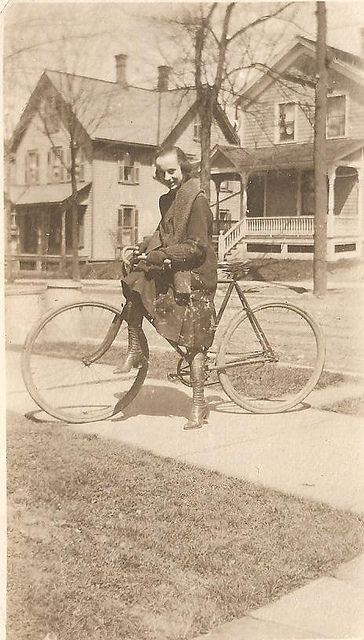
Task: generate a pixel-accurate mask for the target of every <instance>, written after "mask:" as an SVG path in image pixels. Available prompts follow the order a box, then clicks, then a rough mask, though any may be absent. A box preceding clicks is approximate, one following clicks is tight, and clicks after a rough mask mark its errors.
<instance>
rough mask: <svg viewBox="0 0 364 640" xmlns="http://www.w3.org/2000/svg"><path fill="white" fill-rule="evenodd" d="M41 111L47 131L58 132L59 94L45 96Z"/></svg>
mask: <svg viewBox="0 0 364 640" xmlns="http://www.w3.org/2000/svg"><path fill="white" fill-rule="evenodd" d="M39 112H40V116H41V118H42V120H43V123H44V128H45V130H46V132H47V133H56V132H57V131H59V115H58V101H57V96H55V95H53V96H47V97H46V98H44V99H43V100H42V102H41V105H40V111H39Z"/></svg>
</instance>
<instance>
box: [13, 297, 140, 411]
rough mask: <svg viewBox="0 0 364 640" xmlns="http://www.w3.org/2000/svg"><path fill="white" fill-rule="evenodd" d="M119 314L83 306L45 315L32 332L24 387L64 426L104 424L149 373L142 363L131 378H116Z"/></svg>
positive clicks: (123, 345)
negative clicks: (97, 422) (88, 423)
mask: <svg viewBox="0 0 364 640" xmlns="http://www.w3.org/2000/svg"><path fill="white" fill-rule="evenodd" d="M120 313H121V312H120V310H118V309H116V308H115V307H113V306H111V305H109V304H105V303H103V302H95V301H83V302H76V303H72V304H68V305H65V306H62V307H60V308H58V309H55V310H52V311H50V312H48V313H46V314H45V315H44V316H43V317H42V318H41V319H40V321H38V322H37V323H36V325H35V326H34V327H33V328H32V329H31V331H30V333H29V334H28V336H27V339H26V342H25V345H24V349H23V353H22V362H21V365H22V375H23V380H24V383H25V386H26V388H27V390H28V392H29V394H30V395H31V397H32V398H33V400H34V401H35V402H36V404H37V405H38V406H39V407H40V408H41V409H43V410H44V411H45V412H46V413H48V414H49V415H51V416H53V417H54V418H57V419H58V420H61V421H63V422H67V423H85V422H96V421H98V420H104V419H106V418H110V417H111V416H113V415H116V414H117V413H119V412H120V411H122V410H123V409H124V408H125V407H126V406H127V405H128V404H129V403H130V402H131V401H132V400H133V399H134V398H135V396H136V395H137V393H138V391H139V390H140V388H141V386H142V384H143V382H144V380H145V377H146V375H147V371H148V355H149V354H148V344H147V341H146V338H145V336H144V334H143V335H142V347H143V351H144V358H143V363H142V366H141V367H140V368H139V369H132V371H131V372H130V374H115V373H114V369H115V366H117V365H118V364H120V362H121V361H122V360H123V358H124V357H125V354H126V351H127V346H128V340H127V324H126V322H124V321H123V320H122V318H121V317H120Z"/></svg>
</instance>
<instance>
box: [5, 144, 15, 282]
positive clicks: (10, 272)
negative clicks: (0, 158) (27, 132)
mask: <svg viewBox="0 0 364 640" xmlns="http://www.w3.org/2000/svg"><path fill="white" fill-rule="evenodd" d="M8 155H9V154H8V153H7V151H6V150H5V185H4V186H5V198H4V214H5V229H4V233H5V257H6V272H5V280H6V282H13V280H14V269H13V261H12V247H11V200H10V181H11V164H10V158H9V157H8Z"/></svg>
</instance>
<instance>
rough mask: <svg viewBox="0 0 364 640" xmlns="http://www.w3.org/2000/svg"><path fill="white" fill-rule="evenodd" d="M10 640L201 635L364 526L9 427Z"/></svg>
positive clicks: (47, 432) (344, 548)
mask: <svg viewBox="0 0 364 640" xmlns="http://www.w3.org/2000/svg"><path fill="white" fill-rule="evenodd" d="M7 456H8V507H9V510H8V526H9V537H8V553H9V562H8V572H9V576H8V634H7V638H8V640H33V639H34V640H38V639H39V640H42V639H43V638H44V637H45V636H46V634H47V633H49V634H51V633H54V634H55V637H56V638H57V640H70V639H72V640H81V639H82V640H124V639H125V640H177V639H178V640H182V639H192V638H193V637H194V636H196V635H197V634H199V633H202V632H204V631H207V630H209V629H211V628H212V627H213V626H215V625H218V624H221V623H223V622H225V621H227V620H231V619H233V618H236V617H240V616H242V615H244V613H246V612H247V611H248V610H249V609H251V608H253V607H258V606H260V605H263V604H264V603H267V602H269V601H271V600H273V599H274V598H277V597H279V596H281V595H282V594H284V593H286V592H288V591H290V590H292V589H295V588H297V587H299V586H300V585H302V584H304V583H305V582H307V581H308V580H311V579H313V578H316V577H318V576H320V575H323V574H324V573H327V572H328V571H330V569H331V568H332V567H334V566H335V565H336V564H338V563H339V562H342V561H344V560H349V559H350V558H352V557H353V556H355V555H356V554H358V553H359V552H362V551H363V549H364V518H362V517H359V516H355V515H353V514H350V513H346V512H339V511H335V510H332V509H330V508H328V507H325V506H322V505H319V504H315V503H311V502H306V501H303V500H299V499H297V498H294V497H290V496H285V495H283V494H280V493H278V492H274V491H269V490H266V489H263V488H259V487H257V486H255V485H253V484H250V483H247V482H242V481H240V480H235V479H233V478H227V477H225V476H223V475H220V474H218V473H215V472H210V471H206V470H201V469H197V468H194V467H192V466H189V465H186V464H181V463H179V462H176V461H174V460H171V459H162V458H159V457H157V456H154V455H152V454H149V453H146V452H143V451H140V450H137V449H134V448H131V447H128V446H124V445H122V444H120V443H117V442H113V443H112V442H108V441H103V440H99V439H98V438H96V437H95V436H82V435H78V434H74V433H72V432H71V431H70V430H67V429H65V428H64V427H63V428H62V426H58V425H53V426H51V425H50V424H34V423H31V422H29V421H28V420H27V419H26V418H24V417H22V416H18V415H15V414H10V415H9V421H8V452H7Z"/></svg>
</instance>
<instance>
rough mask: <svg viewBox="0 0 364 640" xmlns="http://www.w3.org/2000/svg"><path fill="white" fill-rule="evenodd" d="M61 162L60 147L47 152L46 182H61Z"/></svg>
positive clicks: (61, 153) (62, 160) (61, 152)
mask: <svg viewBox="0 0 364 640" xmlns="http://www.w3.org/2000/svg"><path fill="white" fill-rule="evenodd" d="M63 162H64V153H63V149H62V147H54V148H53V149H50V151H48V182H51V183H54V182H63V180H62V177H63V171H62V169H63Z"/></svg>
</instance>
